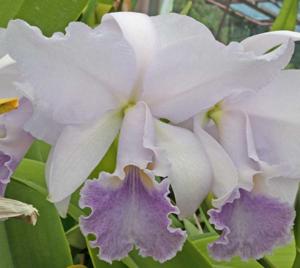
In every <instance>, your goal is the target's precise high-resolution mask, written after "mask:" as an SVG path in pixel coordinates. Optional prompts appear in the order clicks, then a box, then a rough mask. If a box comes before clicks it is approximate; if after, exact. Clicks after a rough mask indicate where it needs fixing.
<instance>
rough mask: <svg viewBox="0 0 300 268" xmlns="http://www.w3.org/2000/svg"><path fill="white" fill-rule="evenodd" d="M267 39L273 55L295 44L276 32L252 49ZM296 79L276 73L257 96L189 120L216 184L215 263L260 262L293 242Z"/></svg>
mask: <svg viewBox="0 0 300 268" xmlns="http://www.w3.org/2000/svg"><path fill="white" fill-rule="evenodd" d="M266 36H267V39H268V38H270V39H271V41H272V42H271V43H269V45H270V44H271V47H272V46H274V44H276V42H279V43H282V42H287V40H288V39H289V37H291V38H293V39H294V40H299V34H296V33H289V32H281V34H280V33H275V34H268V35H265V34H264V35H261V36H255V37H254V39H253V38H250V39H249V40H248V41H249V42H250V43H252V44H253V46H254V47H255V42H254V41H259V40H260V38H266ZM265 40H266V39H265ZM274 42H275V43H274ZM258 43H259V42H258ZM260 44H261V42H260ZM264 44H265V45H266V46H265V50H260V51H257V53H263V52H264V51H266V50H267V48H268V47H267V45H268V40H266V42H265V43H264ZM271 47H269V48H271ZM257 48H259V47H258V44H257ZM299 75H300V72H298V71H295V70H287V71H281V72H280V73H279V74H278V75H277V76H276V77H275V78H274V79H273V81H272V82H271V83H269V84H268V85H267V86H265V87H264V88H263V89H261V90H260V91H258V92H255V91H253V90H251V89H249V91H248V92H243V93H241V94H233V95H232V96H230V97H227V98H225V99H224V100H222V101H220V102H219V103H217V104H216V105H215V106H214V107H213V108H211V109H209V110H207V111H206V112H204V113H202V114H199V115H198V116H197V117H195V119H194V130H195V133H196V134H197V135H198V137H199V139H200V140H201V142H202V144H203V145H204V147H205V150H206V152H207V155H208V157H209V159H210V161H211V166H212V172H213V176H214V179H213V187H212V191H213V193H214V195H215V197H216V199H215V200H214V201H213V205H214V206H215V207H216V208H215V209H212V210H210V211H209V214H210V221H211V223H213V224H214V225H215V227H216V228H217V229H218V230H221V231H222V235H221V236H220V238H219V239H218V240H217V241H215V242H214V243H212V244H211V245H210V246H209V249H210V252H211V254H212V255H213V256H214V258H216V259H218V260H228V259H230V258H231V257H233V256H236V255H238V256H240V257H241V258H242V259H249V258H256V259H258V258H261V257H262V256H263V255H265V254H267V253H269V252H271V251H272V249H273V248H274V247H276V246H280V245H284V244H286V243H287V242H289V241H290V238H291V235H290V233H291V228H292V226H293V220H294V217H295V211H294V209H293V204H294V200H295V196H296V193H297V190H298V184H299V179H300V173H299V171H300V170H299V166H300V162H299V159H300V143H299V138H298V136H299V135H298V134H299V129H300V117H299V111H300V106H299V103H300V102H299V100H300V94H299V93H300V91H299V85H300V83H299V82H300V79H299V77H300V76H299Z"/></svg>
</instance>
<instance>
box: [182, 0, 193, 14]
mask: <svg viewBox="0 0 300 268" xmlns="http://www.w3.org/2000/svg"><path fill="white" fill-rule="evenodd" d="M192 6H193V1H188V2H187V3H186V4H185V6H184V7H183V9H182V10H181V12H180V14H181V15H187V14H188V13H189V12H190V9H191V8H192Z"/></svg>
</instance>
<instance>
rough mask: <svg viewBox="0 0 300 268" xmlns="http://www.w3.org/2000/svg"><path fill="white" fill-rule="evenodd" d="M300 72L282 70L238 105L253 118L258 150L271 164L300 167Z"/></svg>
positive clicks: (236, 106) (251, 120)
mask: <svg viewBox="0 0 300 268" xmlns="http://www.w3.org/2000/svg"><path fill="white" fill-rule="evenodd" d="M299 84H300V71H298V70H295V71H292V70H288V71H282V72H281V74H280V76H278V78H277V79H275V80H274V82H273V83H271V84H270V85H269V86H268V87H266V88H264V89H263V90H262V91H260V92H258V93H257V94H253V95H252V96H249V97H247V98H244V100H243V101H241V102H240V103H238V104H236V105H235V107H234V109H240V110H243V111H244V112H246V113H247V114H248V115H249V121H250V124H251V127H252V129H253V136H254V142H255V147H256V151H257V154H258V157H259V159H260V160H263V161H265V162H267V163H269V164H273V165H274V164H282V163H286V164H290V165H294V166H295V167H297V166H298V167H299V164H300V139H299V135H300V90H299Z"/></svg>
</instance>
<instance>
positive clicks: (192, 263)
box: [129, 240, 213, 268]
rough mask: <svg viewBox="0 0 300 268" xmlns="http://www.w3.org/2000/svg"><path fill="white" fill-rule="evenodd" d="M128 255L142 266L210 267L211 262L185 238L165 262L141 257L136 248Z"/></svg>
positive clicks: (152, 267)
mask: <svg viewBox="0 0 300 268" xmlns="http://www.w3.org/2000/svg"><path fill="white" fill-rule="evenodd" d="M129 255H130V257H131V258H132V259H133V260H134V262H135V263H136V264H137V265H138V267H143V268H154V267H155V268H182V267H203V268H204V267H205V268H212V267H213V266H212V264H211V263H210V261H209V260H208V257H207V256H205V255H204V254H202V252H201V251H199V250H198V249H197V248H196V247H195V245H194V243H193V242H191V241H190V240H187V241H186V242H185V244H184V246H183V249H182V251H180V252H178V253H177V255H176V257H174V258H173V259H171V260H169V261H166V262H165V263H162V264H161V263H159V262H156V261H154V260H153V259H152V258H150V257H147V258H144V257H141V256H140V255H138V252H137V251H136V250H134V251H132V252H131V253H130V254H129Z"/></svg>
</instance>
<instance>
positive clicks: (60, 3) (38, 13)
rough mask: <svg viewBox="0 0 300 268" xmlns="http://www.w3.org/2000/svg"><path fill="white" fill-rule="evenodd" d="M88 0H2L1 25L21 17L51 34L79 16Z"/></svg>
mask: <svg viewBox="0 0 300 268" xmlns="http://www.w3.org/2000/svg"><path fill="white" fill-rule="evenodd" d="M86 4H87V0H42V1H41V0H13V1H12V0H0V26H2V27H6V25H7V23H8V21H9V20H10V19H13V18H19V19H23V20H25V21H27V22H28V23H29V24H31V25H35V26H38V27H39V28H40V29H41V30H42V32H43V33H44V34H45V35H47V36H50V35H52V34H53V33H54V32H59V31H60V32H63V31H64V29H65V27H66V26H67V25H68V23H69V22H71V21H75V20H77V19H78V18H79V16H80V14H81V12H82V10H83V9H84V7H85V6H86Z"/></svg>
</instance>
